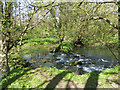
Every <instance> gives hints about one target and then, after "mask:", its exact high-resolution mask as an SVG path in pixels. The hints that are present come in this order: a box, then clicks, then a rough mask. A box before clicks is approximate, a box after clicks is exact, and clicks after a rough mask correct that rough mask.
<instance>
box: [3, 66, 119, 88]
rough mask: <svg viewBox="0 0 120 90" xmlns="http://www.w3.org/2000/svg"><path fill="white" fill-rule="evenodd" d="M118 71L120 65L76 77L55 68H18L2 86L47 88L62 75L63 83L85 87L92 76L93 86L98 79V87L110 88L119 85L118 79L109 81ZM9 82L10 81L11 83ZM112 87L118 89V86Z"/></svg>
mask: <svg viewBox="0 0 120 90" xmlns="http://www.w3.org/2000/svg"><path fill="white" fill-rule="evenodd" d="M118 70H119V71H120V66H119V65H117V66H115V67H114V68H111V69H106V70H104V71H102V72H101V73H99V74H97V73H94V72H92V73H86V74H83V75H76V74H75V73H73V72H71V71H65V70H58V69H56V68H55V67H43V66H40V67H39V68H33V67H28V68H17V69H15V70H12V71H11V72H10V74H9V75H8V76H7V77H4V79H3V80H2V85H3V87H7V88H36V87H37V86H39V85H40V86H39V87H42V88H45V87H46V86H47V85H48V84H49V82H50V80H52V79H53V78H54V77H56V76H57V75H58V74H60V75H61V77H62V76H63V79H62V81H63V82H66V80H69V79H70V80H71V81H73V82H75V83H78V84H79V83H82V84H83V86H84V85H85V84H86V83H87V79H88V78H89V77H90V76H91V75H92V81H91V84H94V81H96V79H97V78H98V83H99V84H98V87H102V86H107V85H108V86H109V87H110V85H111V84H112V83H118V81H117V77H116V78H111V79H109V77H114V75H117V74H118ZM113 71H114V73H113ZM65 73H66V75H65ZM64 75H65V76H64ZM98 75H99V76H98ZM18 77H19V78H18ZM71 77H72V78H71ZM119 77H120V76H119ZM10 80H11V81H10ZM110 80H111V81H112V83H109V82H108V81H110ZM8 81H10V82H11V83H10V82H8ZM58 86H59V85H58ZM90 87H92V86H90ZM109 87H106V88H109ZM112 87H114V88H116V86H112Z"/></svg>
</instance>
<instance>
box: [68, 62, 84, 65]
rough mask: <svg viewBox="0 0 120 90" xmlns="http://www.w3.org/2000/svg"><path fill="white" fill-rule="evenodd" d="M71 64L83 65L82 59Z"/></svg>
mask: <svg viewBox="0 0 120 90" xmlns="http://www.w3.org/2000/svg"><path fill="white" fill-rule="evenodd" d="M70 64H71V65H82V61H75V62H70Z"/></svg>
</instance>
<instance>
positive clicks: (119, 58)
mask: <svg viewBox="0 0 120 90" xmlns="http://www.w3.org/2000/svg"><path fill="white" fill-rule="evenodd" d="M118 38H119V39H118V63H119V64H120V1H119V2H118Z"/></svg>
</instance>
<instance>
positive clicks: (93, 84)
mask: <svg viewBox="0 0 120 90" xmlns="http://www.w3.org/2000/svg"><path fill="white" fill-rule="evenodd" d="M100 73H101V72H98V73H94V72H91V73H90V77H89V78H88V80H87V83H86V85H85V87H84V90H88V89H90V88H92V89H93V90H96V88H97V85H98V78H99V74H100Z"/></svg>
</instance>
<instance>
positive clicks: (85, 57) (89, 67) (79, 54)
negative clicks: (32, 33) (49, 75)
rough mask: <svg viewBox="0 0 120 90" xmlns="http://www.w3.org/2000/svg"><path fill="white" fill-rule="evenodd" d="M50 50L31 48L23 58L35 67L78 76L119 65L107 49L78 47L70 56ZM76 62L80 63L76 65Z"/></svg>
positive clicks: (47, 48)
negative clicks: (63, 71) (51, 68)
mask: <svg viewBox="0 0 120 90" xmlns="http://www.w3.org/2000/svg"><path fill="white" fill-rule="evenodd" d="M50 50H53V48H52V47H50V46H45V47H44V46H42V47H33V48H29V49H26V50H24V51H25V52H24V51H23V53H24V55H23V57H24V58H25V59H27V61H28V62H30V63H32V65H34V66H39V65H43V66H47V67H52V66H54V67H56V68H58V69H62V70H69V71H72V72H75V73H77V74H84V73H87V72H99V71H103V70H105V69H109V68H112V67H114V66H115V65H117V64H118V62H117V60H116V59H115V57H114V55H113V54H112V53H111V52H110V50H109V49H108V48H105V47H83V48H79V47H77V48H74V50H73V51H72V53H70V54H69V53H62V52H58V53H54V52H50ZM112 51H113V52H114V54H115V55H116V57H118V52H117V51H115V50H114V49H112ZM76 61H77V62H80V63H78V64H74V63H75V62H76Z"/></svg>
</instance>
